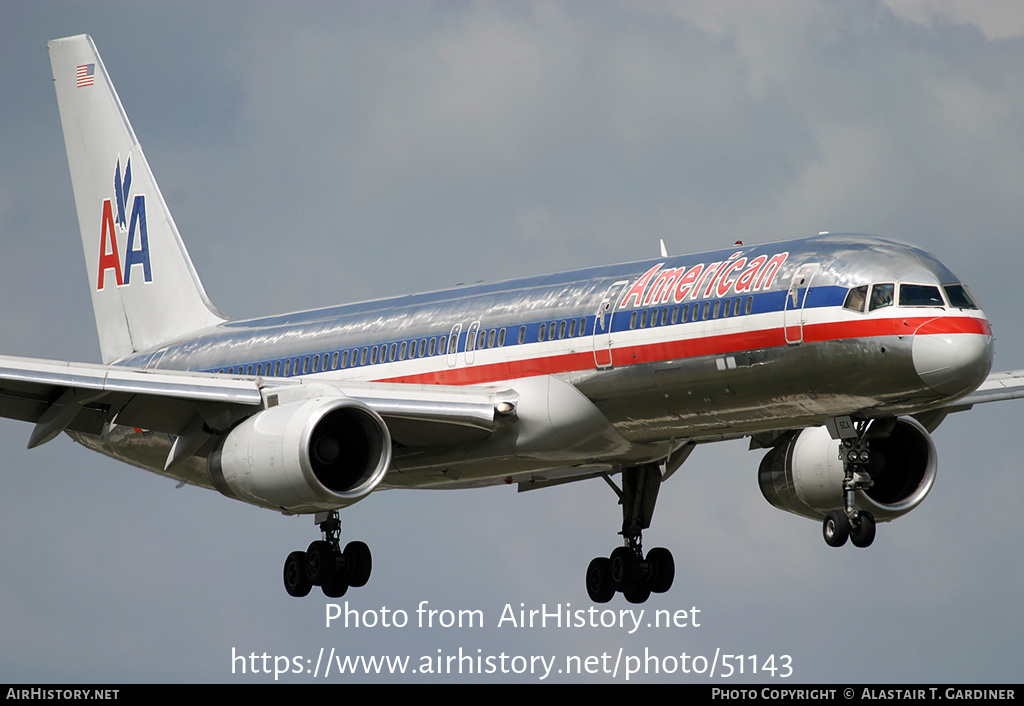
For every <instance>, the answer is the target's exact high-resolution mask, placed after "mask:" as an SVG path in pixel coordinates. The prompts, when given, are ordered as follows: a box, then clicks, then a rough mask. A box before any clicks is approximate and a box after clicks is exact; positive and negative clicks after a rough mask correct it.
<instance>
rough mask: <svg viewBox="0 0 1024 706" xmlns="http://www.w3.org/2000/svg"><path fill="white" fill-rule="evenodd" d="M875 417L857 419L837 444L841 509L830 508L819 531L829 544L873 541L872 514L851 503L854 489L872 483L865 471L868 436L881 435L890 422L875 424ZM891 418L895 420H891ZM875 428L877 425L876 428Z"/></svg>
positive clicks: (862, 544) (886, 432)
mask: <svg viewBox="0 0 1024 706" xmlns="http://www.w3.org/2000/svg"><path fill="white" fill-rule="evenodd" d="M876 421H877V420H870V419H869V420H866V421H861V422H857V423H856V424H855V425H854V427H855V429H856V432H855V434H854V435H851V436H849V437H847V438H844V439H843V440H842V442H841V443H840V445H839V458H840V459H841V460H842V462H843V476H844V477H843V509H842V510H830V511H829V512H828V513H827V514H826V515H825V519H824V520H823V522H822V526H821V533H822V536H823V537H824V538H825V543H826V544H828V545H829V546H830V547H841V546H843V545H844V544H846V540H847V539H849V540H850V541H852V542H853V546H855V547H868V546H871V543H872V542H873V541H875V517H874V515H872V514H871V513H870V512H868V511H867V510H857V509H856V507H855V506H854V501H855V499H856V493H857V491H858V490H867V489H868V488H870V487H872V486H873V485H874V481H873V480H872V479H871V472H870V470H869V468H870V465H871V461H872V458H871V451H870V449H869V446H870V443H871V442H870V440H871V439H872V438H884V437H886V436H888V435H889V433H890V432H891V430H892V424H891V423H889V424H886V423H885V422H878V423H877V424H876V423H875V422H876ZM892 421H895V420H892ZM876 427H877V428H876Z"/></svg>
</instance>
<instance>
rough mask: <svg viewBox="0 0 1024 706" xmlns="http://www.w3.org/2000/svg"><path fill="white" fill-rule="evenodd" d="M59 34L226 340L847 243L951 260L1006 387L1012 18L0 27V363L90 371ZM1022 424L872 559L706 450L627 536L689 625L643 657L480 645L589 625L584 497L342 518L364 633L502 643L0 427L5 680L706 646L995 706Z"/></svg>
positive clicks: (360, 13)
mask: <svg viewBox="0 0 1024 706" xmlns="http://www.w3.org/2000/svg"><path fill="white" fill-rule="evenodd" d="M83 32H84V33H89V34H91V35H92V36H93V38H94V40H95V41H96V44H97V46H98V47H99V50H100V52H101V54H102V56H103V59H104V62H105V64H106V67H107V69H108V71H109V72H110V74H111V76H112V78H113V80H114V83H115V85H116V87H117V89H118V92H119V94H120V96H121V99H122V102H123V103H124V106H125V108H126V110H127V112H128V114H129V116H130V118H131V120H132V123H133V126H134V128H135V131H136V133H137V134H138V136H139V138H140V140H141V141H142V143H143V145H144V146H145V149H146V152H147V155H148V157H149V160H150V163H151V165H152V168H153V171H154V173H155V174H156V176H157V178H158V180H159V181H160V184H161V187H162V189H163V192H164V195H165V197H166V198H167V201H168V202H169V205H170V207H171V209H172V211H173V213H174V216H175V219H176V221H177V224H178V227H179V229H180V231H181V233H182V235H183V237H184V239H185V241H186V243H187V245H188V247H189V250H190V253H191V255H192V257H193V260H194V261H195V263H196V267H197V269H198V271H199V273H200V275H201V276H202V278H203V281H204V284H205V285H206V288H207V290H208V292H209V294H210V296H211V298H212V299H213V300H214V302H216V303H217V305H218V306H219V307H220V308H221V309H223V310H224V311H226V312H228V313H229V314H231V315H235V316H252V315H257V314H263V313H273V312H280V311H287V310H293V309H300V308H310V307H314V306H320V305H325V304H330V303H339V302H344V301H352V300H357V299H362V298H369V297H375V296H379V295H383V294H400V293H404V292H413V291H418V290H423V289H436V288H441V287H446V286H449V285H452V284H455V283H458V282H469V281H476V280H491V279H500V278H505V277H509V276H514V275H521V274H534V273H540V272H545V271H554V270H560V269H568V268H573V267H579V266H585V265H592V264H600V263H606V262H613V261H623V260H632V259H641V258H645V257H649V256H651V255H654V254H656V253H657V248H658V240H659V238H663V239H664V240H665V242H666V243H667V245H668V247H669V249H670V251H672V252H676V253H678V252H684V251H689V250H698V249H708V248H713V247H717V246H720V245H722V244H725V243H732V242H733V241H734V240H736V239H743V240H744V241H746V242H764V241H770V240H779V239H785V238H790V237H797V236H802V235H807V234H813V233H816V232H818V231H820V230H831V231H856V232H868V233H876V234H880V235H885V236H888V237H892V238H896V239H900V240H905V241H908V242H912V243H915V244H917V245H919V246H921V247H923V248H925V249H927V250H930V251H931V252H933V253H935V254H936V255H937V256H938V257H940V258H941V259H942V260H943V261H944V262H946V263H947V264H948V265H949V266H950V267H951V268H952V269H953V270H954V271H956V272H957V273H958V274H960V276H961V277H962V278H963V279H964V280H965V281H966V282H968V283H969V284H970V286H971V288H972V289H973V291H974V292H975V294H976V295H977V296H978V298H979V299H980V300H981V302H982V304H983V305H984V307H985V310H986V313H987V314H988V316H989V318H990V319H991V320H992V322H993V327H994V329H995V331H996V335H997V337H998V341H997V361H996V366H997V368H998V369H1011V368H1021V367H1024V334H1022V330H1024V327H1022V324H1024V313H1022V308H1021V306H1020V303H1019V302H1020V294H1019V285H1020V281H1021V276H1020V268H1021V265H1020V263H1021V259H1022V258H1021V255H1022V251H1024V247H1022V244H1021V235H1020V230H1021V224H1022V222H1024V199H1022V198H1021V194H1022V193H1024V134H1022V133H1024V119H1022V118H1024V80H1022V75H1021V71H1022V70H1021V67H1022V66H1024V5H1022V4H1020V3H1016V2H951V1H947V2H925V1H924V0H921V1H919V2H915V1H911V0H900V1H898V2H897V1H896V0H893V1H892V2H871V1H867V0H865V1H863V2H837V3H811V2H785V3H783V2H730V3H711V2H687V3H608V2H598V3H587V4H583V3H557V2H552V3H530V2H521V3H508V4H492V3H463V2H444V3H386V4H376V3H360V2H353V3H344V4H329V3H309V4H305V3H287V4H286V3H258V2H257V3H253V2H219V3H173V4H170V3H156V2H135V3H121V2H117V3H105V2H97V3H79V2H66V3H65V2H47V3H34V2H11V1H10V0H6V1H0V57H2V59H3V60H4V66H5V67H7V68H6V70H5V71H4V73H3V78H2V79H0V84H2V87H3V91H2V93H0V95H2V99H0V128H2V129H0V165H2V169H0V239H2V242H3V243H4V249H5V260H6V261H7V263H8V264H7V265H6V266H5V267H4V276H3V277H2V278H0V297H2V299H0V301H2V302H3V305H2V306H0V324H2V328H0V331H2V337H3V338H2V341H3V342H2V345H0V350H2V352H4V353H7V354H14V355H29V356H38V357H47V358H58V359H67V360H79V361H96V360H98V359H99V351H98V346H97V343H96V334H95V330H94V325H93V318H92V312H91V308H90V305H89V302H88V297H87V296H86V277H85V270H84V268H83V266H82V255H81V249H80V247H79V242H80V241H79V237H78V233H77V219H76V217H75V214H74V204H73V199H72V194H71V188H70V180H69V178H68V171H67V162H66V157H65V153H64V147H63V142H62V139H61V132H60V122H59V117H58V114H57V106H56V100H55V97H54V93H53V88H52V80H51V74H50V66H49V61H48V57H47V52H46V40H48V39H51V38H54V37H60V36H65V35H70V34H79V33H83ZM1022 417H1024V410H1022V409H1021V408H1020V407H1019V406H1018V405H1015V404H1014V403H1002V404H995V405H988V406H987V408H985V409H976V410H974V411H971V412H968V413H964V414H959V415H955V416H954V417H952V418H950V419H948V420H947V421H946V422H945V423H944V424H943V425H942V427H941V428H940V429H939V430H938V432H937V433H936V434H935V441H936V444H937V446H938V449H939V454H940V461H941V463H940V471H939V473H940V475H939V478H938V481H937V483H936V486H935V488H934V490H933V491H932V493H931V495H930V496H929V498H928V499H927V501H926V502H925V503H923V504H922V506H921V507H919V508H918V509H917V510H915V511H914V512H913V513H912V514H910V515H909V516H907V517H905V518H903V519H901V520H900V521H898V522H895V523H892V524H887V525H883V526H881V527H880V528H879V535H878V539H877V540H876V542H875V544H874V546H873V547H871V549H870V550H868V551H855V550H853V549H849V548H847V549H844V550H840V551H836V550H831V549H829V548H828V547H826V546H825V545H824V543H823V542H822V541H821V537H820V527H818V526H817V525H816V524H814V523H812V522H809V521H807V520H804V519H801V518H798V517H796V516H792V515H787V514H785V513H783V512H780V511H777V510H775V509H774V508H772V507H771V506H769V505H768V504H767V503H766V502H765V501H764V500H763V498H762V497H761V495H760V492H759V491H758V489H757V484H756V469H757V465H758V463H759V461H760V454H759V453H756V452H748V451H746V450H745V446H744V445H743V444H742V443H732V444H722V445H718V446H714V447H702V448H700V449H698V450H697V451H696V452H695V453H694V454H693V456H692V457H691V458H690V460H689V461H688V462H687V464H686V465H685V466H684V467H683V468H682V469H681V471H680V472H679V473H678V474H676V476H674V477H673V478H672V479H671V481H670V482H669V483H668V484H666V486H665V487H664V488H663V491H662V493H661V498H660V502H659V505H658V511H657V513H656V515H655V521H654V526H653V527H652V529H651V530H650V531H649V532H647V533H646V534H645V543H646V545H647V546H659V545H660V546H668V547H670V548H671V549H672V550H673V552H674V554H675V558H676V563H677V576H676V582H675V586H674V588H673V589H672V591H671V592H670V593H668V594H665V595H662V596H655V597H654V598H652V599H651V600H650V601H649V602H648V603H647V604H645V606H644V607H645V608H646V609H647V610H648V611H651V610H655V609H671V610H677V609H683V608H690V607H691V606H697V607H698V608H700V610H701V618H702V623H701V626H700V627H699V628H695V627H689V628H661V629H655V628H641V629H640V630H638V631H637V632H636V633H635V634H633V635H628V634H624V633H623V631H620V630H617V629H593V630H589V629H565V628H563V629H554V628H551V627H548V628H543V629H542V628H533V629H516V628H511V627H508V626H505V627H501V628H499V627H497V622H498V618H499V617H500V615H501V612H502V609H503V607H504V606H505V605H506V604H511V605H513V606H515V607H518V606H519V604H520V603H524V604H526V606H527V607H528V608H539V607H540V605H541V604H547V605H548V606H549V607H552V606H555V605H557V604H561V605H563V606H564V605H565V604H566V603H571V604H572V607H573V608H583V607H588V606H589V603H588V600H587V596H586V592H585V589H584V584H583V574H584V571H585V569H586V566H587V564H588V562H589V561H590V559H591V558H592V557H594V556H598V555H607V553H608V552H609V551H610V549H611V548H612V547H613V546H615V544H616V539H617V536H616V534H615V533H616V531H617V529H618V526H619V522H620V518H619V510H618V507H617V505H616V503H615V497H614V495H613V494H612V493H611V492H610V491H609V490H608V489H607V487H606V486H605V485H604V484H603V483H602V482H600V481H592V482H585V483H578V484H572V485H569V486H563V487H559V488H555V489H550V490H546V491H543V492H537V493H526V494H523V495H517V494H516V493H515V492H514V490H512V489H510V488H495V489H490V490H483V491H472V492H470V491H458V492H449V493H442V492H434V491H421V492H413V491H409V492H386V493H380V494H375V495H373V496H372V497H370V498H369V499H367V500H365V501H363V502H361V503H359V504H357V505H355V506H353V507H352V508H350V509H348V510H346V511H345V512H344V513H343V520H344V522H345V539H347V540H350V539H362V540H364V541H366V542H367V543H368V544H369V545H370V546H371V548H372V549H373V551H374V561H375V565H374V574H373V577H372V578H371V580H370V584H369V585H368V586H367V587H366V588H364V589H361V590H358V591H353V592H351V593H350V594H349V595H348V596H346V599H347V600H348V601H349V602H350V603H351V605H352V606H353V607H356V608H358V609H359V610H377V611H379V610H380V609H381V608H382V607H387V608H388V609H390V610H405V611H408V612H409V613H410V614H411V615H412V616H413V619H415V613H414V611H415V609H416V607H417V606H418V605H419V603H420V602H421V601H428V602H429V605H430V606H431V607H434V608H438V609H442V608H447V609H453V610H457V609H480V610H481V611H483V614H484V615H485V617H486V625H485V626H484V627H480V628H471V629H470V628H466V629H461V630H460V629H425V628H423V629H421V628H415V627H406V628H402V629H398V628H392V629H384V628H379V627H378V628H372V629H369V628H360V629H355V628H352V629H344V628H339V627H332V628H326V627H325V626H324V620H323V613H324V604H325V602H326V601H325V599H323V598H322V597H320V596H311V597H310V598H308V599H306V600H302V601H297V600H294V599H290V598H288V597H287V596H286V595H285V594H284V591H283V588H282V586H281V578H280V573H281V565H282V563H283V561H284V558H285V556H286V554H287V553H288V552H290V551H292V550H295V549H301V548H304V547H305V546H306V544H308V543H309V542H310V541H311V540H312V539H314V538H315V537H316V532H315V528H314V526H313V525H312V522H311V521H310V520H308V519H304V518H286V517H283V516H279V515H275V514H274V513H271V512H267V511H264V510H258V509H255V508H251V507H248V506H245V505H243V504H241V503H237V502H233V501H231V500H228V499H226V498H223V497H221V496H219V495H217V494H215V493H211V492H207V491H202V490H199V489H196V488H182V489H177V490H176V489H175V487H174V483H172V482H171V481H168V480H166V479H163V478H160V477H157V476H154V475H151V474H147V473H144V472H142V471H138V470H135V469H132V468H129V467H127V466H123V465H119V464H117V463H116V462H113V461H111V460H108V459H105V458H103V457H99V456H96V455H92V454H89V453H88V452H86V451H84V450H82V449H77V448H75V445H74V444H73V443H72V442H70V441H69V440H67V439H66V438H62V439H59V440H57V441H55V442H53V443H51V444H48V445H46V446H45V447H43V448H40V449H37V450H34V451H32V452H27V451H25V450H24V448H25V443H26V441H27V438H28V433H29V427H27V426H26V425H23V424H19V423H16V422H4V423H0V443H2V444H3V445H2V448H3V449H4V451H5V456H6V458H5V462H4V464H3V469H2V472H0V503H2V508H3V511H2V512H0V537H2V539H0V565H2V566H3V567H4V570H3V572H0V606H2V607H3V608H2V610H0V635H2V636H3V640H2V644H3V646H2V647H0V681H18V682H36V681H54V682H82V681H98V682H110V681H113V682H122V681H182V682H190V681H228V682H241V683H246V682H250V681H253V680H260V679H265V677H262V676H260V677H254V676H252V675H249V674H245V675H241V674H239V673H237V669H236V673H234V674H232V662H231V655H232V650H233V649H235V650H237V652H238V653H239V654H243V653H244V654H248V653H250V652H257V653H260V654H262V653H264V652H266V653H268V654H271V655H287V656H295V655H304V656H315V653H316V652H317V651H318V650H319V649H320V648H321V647H324V648H327V649H328V650H329V649H330V648H336V649H337V650H339V651H341V652H344V653H346V654H352V655H358V654H361V655H375V654H399V655H410V656H411V657H413V659H414V661H415V662H414V664H416V663H418V660H419V657H420V656H421V655H427V656H433V657H436V655H437V654H438V650H440V651H441V653H442V654H445V655H447V654H450V653H452V652H457V651H458V649H459V648H460V647H461V648H462V649H463V650H464V651H466V652H468V653H470V654H474V655H475V654H478V653H477V650H480V651H481V652H480V653H479V654H483V655H490V654H493V655H497V654H499V653H501V652H504V653H506V654H508V655H548V656H556V657H557V658H558V659H559V660H563V661H564V659H565V658H566V657H567V656H576V655H579V656H587V655H592V654H601V653H602V652H608V653H612V654H614V653H617V651H618V650H619V648H620V647H621V648H624V650H625V651H626V653H628V654H633V655H643V654H644V650H645V649H646V650H648V651H649V653H650V654H652V655H659V656H669V655H679V654H680V653H682V652H686V653H688V654H689V655H707V656H708V657H709V658H710V657H711V656H712V655H713V654H714V653H715V651H716V650H720V651H721V652H722V653H729V654H741V655H753V654H756V655H758V656H759V661H763V659H764V658H765V657H767V656H768V655H772V654H774V655H783V654H786V655H790V656H791V658H792V667H793V674H794V675H793V677H791V678H790V679H789V680H788V681H789V682H792V681H799V682H813V681H826V682H840V683H843V682H865V681H866V682H892V681H897V682H902V681H912V682H924V681H939V682H989V681H1010V682H1014V681H1018V680H1019V678H1020V674H1021V673H1022V668H1024V658H1022V657H1021V655H1022V654H1024V650H1022V647H1024V638H1022V637H1021V636H1022V635H1024V602H1022V601H1021V600H1020V596H1021V595H1024V560H1022V559H1024V557H1022V552H1021V549H1020V541H1019V536H1020V534H1021V532H1022V531H1024V522H1022V520H1021V513H1020V511H1019V507H1018V506H1019V499H1020V497H1021V495H1022V492H1024V480H1022V476H1021V473H1020V462H1019V457H1020V454H1019V450H1018V447H1019V444H1017V443H1016V438H1017V437H1019V427H1020V424H1019V421H1020V419H1021V418H1022ZM343 600H344V599H343ZM611 605H612V607H614V608H622V607H627V604H625V603H622V602H621V599H617V601H616V602H615V603H613V604H611ZM748 664H749V663H748ZM409 678H411V677H409ZM417 678H419V679H422V680H424V681H435V680H436V681H440V680H445V681H464V680H472V679H475V678H476V677H469V676H466V675H462V676H459V675H454V676H453V675H447V676H439V677H433V676H430V677H425V676H423V675H417ZM644 678H645V679H647V680H652V681H653V680H657V679H670V680H673V681H678V680H681V679H685V680H693V681H697V682H703V681H708V677H707V676H704V677H700V676H697V675H689V676H686V675H679V674H672V675H668V676H666V675H664V674H661V675H648V676H647V677H644ZM744 678H746V679H749V675H746V676H745V677H744ZM380 679H381V680H382V681H384V680H387V679H390V677H388V678H385V677H380ZM498 679H508V680H516V679H518V680H521V681H526V682H530V681H535V680H536V676H532V675H529V674H526V675H523V676H519V677H516V676H515V675H504V676H503V675H493V676H488V677H485V678H484V679H483V680H484V681H495V680H498ZM550 679H551V680H569V679H572V680H586V681H611V680H612V679H611V678H610V677H608V676H606V675H600V674H598V675H591V676H585V677H578V676H569V675H564V674H563V675H557V674H556V675H554V676H552V677H551V678H550ZM757 679H758V680H762V681H769V677H768V676H766V675H764V674H758V675H757ZM282 680H283V681H291V682H295V681H298V682H304V681H309V680H310V678H309V677H308V676H305V675H303V676H299V677H295V676H288V677H286V678H284V679H282ZM617 680H619V681H621V676H620V677H618V679H617ZM712 681H716V683H721V684H723V685H724V684H727V683H735V682H738V681H741V679H733V680H731V682H730V681H726V680H720V679H717V678H716V680H712ZM774 681H775V682H776V683H779V684H782V683H784V682H785V680H782V679H780V678H779V677H776V678H775V680H774Z"/></svg>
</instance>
